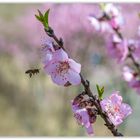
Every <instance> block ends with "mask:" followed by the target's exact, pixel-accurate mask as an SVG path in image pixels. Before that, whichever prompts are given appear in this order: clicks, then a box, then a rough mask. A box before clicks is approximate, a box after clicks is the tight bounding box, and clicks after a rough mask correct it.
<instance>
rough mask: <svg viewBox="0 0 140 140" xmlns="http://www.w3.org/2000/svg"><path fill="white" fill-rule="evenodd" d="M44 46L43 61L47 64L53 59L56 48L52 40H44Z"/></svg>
mask: <svg viewBox="0 0 140 140" xmlns="http://www.w3.org/2000/svg"><path fill="white" fill-rule="evenodd" d="M42 45H43V46H44V47H43V48H42V49H41V55H42V63H43V64H45V65H47V64H48V63H49V62H50V61H51V60H52V56H53V53H54V52H55V49H54V47H53V44H52V42H51V41H44V42H43V44H42Z"/></svg>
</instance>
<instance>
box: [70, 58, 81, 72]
mask: <svg viewBox="0 0 140 140" xmlns="http://www.w3.org/2000/svg"><path fill="white" fill-rule="evenodd" d="M69 65H70V67H71V69H73V70H74V71H75V72H77V73H80V72H81V64H79V63H76V62H75V61H74V60H73V59H69Z"/></svg>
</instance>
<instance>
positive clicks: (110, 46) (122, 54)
mask: <svg viewBox="0 0 140 140" xmlns="http://www.w3.org/2000/svg"><path fill="white" fill-rule="evenodd" d="M106 48H107V51H108V54H109V55H110V56H111V57H112V58H114V59H117V62H118V63H121V62H123V61H124V60H125V59H126V58H127V56H128V46H127V40H126V39H124V40H122V39H120V38H119V37H118V36H117V35H114V34H113V35H111V36H110V38H109V39H108V43H107V45H106Z"/></svg>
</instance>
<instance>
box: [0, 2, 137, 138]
mask: <svg viewBox="0 0 140 140" xmlns="http://www.w3.org/2000/svg"><path fill="white" fill-rule="evenodd" d="M116 5H118V6H119V7H120V8H121V10H122V13H123V15H124V17H125V20H126V23H125V26H124V27H123V30H122V32H123V34H124V35H125V36H126V37H129V38H133V37H134V36H135V35H136V33H137V28H138V25H139V22H140V19H139V17H138V12H139V9H140V4H132V3H131V4H116ZM48 8H50V9H51V11H50V25H51V26H52V27H53V29H54V30H55V32H56V34H57V36H58V37H63V39H64V45H65V47H66V49H67V50H68V51H69V53H70V54H71V56H72V58H73V59H74V60H76V61H77V62H79V63H81V64H82V73H83V75H84V77H86V78H87V79H88V80H90V81H91V88H92V90H93V92H94V93H96V88H95V85H96V83H98V84H99V85H103V86H105V93H104V97H106V96H108V95H110V94H111V92H112V91H114V90H119V91H120V93H121V95H122V96H123V99H124V102H127V103H128V104H130V105H131V106H132V108H133V113H132V115H130V116H129V117H128V118H127V119H125V121H124V123H122V125H120V126H119V127H118V129H119V131H121V132H122V133H123V134H124V135H125V136H140V130H139V128H140V123H139V122H140V109H139V106H140V95H138V94H137V93H136V92H135V91H134V90H132V89H130V88H129V87H128V85H127V83H125V82H124V81H123V80H122V75H121V66H120V65H118V64H117V62H116V61H115V60H113V59H111V58H110V57H109V56H108V55H107V52H106V49H105V47H104V46H105V39H104V35H101V34H99V33H97V32H96V31H95V30H94V29H93V27H92V26H91V24H90V23H89V21H88V19H87V16H88V15H90V14H93V13H94V14H96V13H98V11H99V7H98V5H97V4H94V3H92V4H76V3H75V4H72V3H71V4H65V3H62V4H60V3H59V4H57V3H46V4H25V3H24V4H2V3H1V4H0V136H87V134H86V132H85V129H84V128H82V127H81V126H79V125H78V124H77V123H76V120H75V119H74V118H73V113H72V111H71V105H70V100H71V99H73V98H74V97H75V96H76V95H77V94H79V93H80V92H82V89H83V87H82V86H78V87H75V86H71V87H67V88H65V87H60V86H57V85H55V84H54V83H52V81H51V79H50V77H49V76H48V75H46V74H45V72H44V71H43V65H42V64H41V56H40V48H41V47H42V46H41V44H42V41H44V40H46V39H49V38H48V37H46V35H45V33H44V31H43V27H42V26H41V24H40V23H39V22H38V21H37V20H36V19H35V16H34V15H35V14H37V9H40V10H41V11H43V12H44V11H46V10H47V9H48ZM30 68H41V71H40V73H39V74H38V75H35V76H33V77H32V78H29V76H28V75H26V74H25V71H26V70H27V69H30ZM94 131H95V135H96V136H100V137H102V136H112V134H111V133H110V131H108V130H107V128H106V127H105V126H104V122H103V121H102V119H101V118H100V117H98V119H97V122H96V123H95V124H94Z"/></svg>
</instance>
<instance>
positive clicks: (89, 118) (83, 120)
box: [71, 92, 97, 135]
mask: <svg viewBox="0 0 140 140" xmlns="http://www.w3.org/2000/svg"><path fill="white" fill-rule="evenodd" d="M71 105H72V111H73V113H74V117H75V118H76V120H77V122H78V123H79V124H80V125H82V126H84V127H85V128H86V131H87V133H88V134H89V135H91V134H94V132H93V128H92V125H91V124H93V123H94V122H95V121H96V115H97V111H96V110H95V107H94V103H93V101H92V99H91V97H89V96H88V95H87V94H85V92H82V93H81V94H79V95H78V96H76V97H75V98H74V100H72V101H71Z"/></svg>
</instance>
